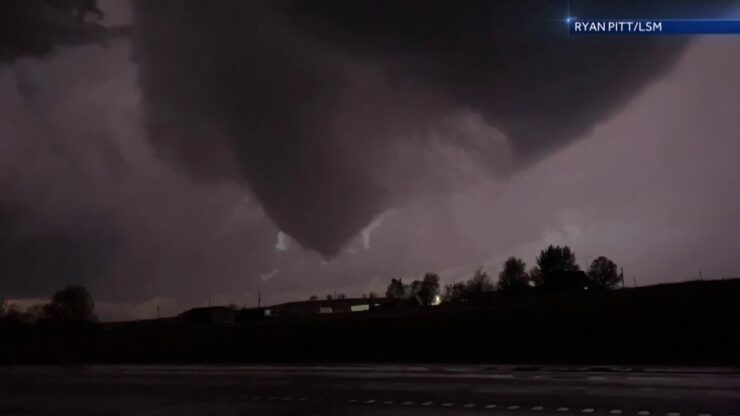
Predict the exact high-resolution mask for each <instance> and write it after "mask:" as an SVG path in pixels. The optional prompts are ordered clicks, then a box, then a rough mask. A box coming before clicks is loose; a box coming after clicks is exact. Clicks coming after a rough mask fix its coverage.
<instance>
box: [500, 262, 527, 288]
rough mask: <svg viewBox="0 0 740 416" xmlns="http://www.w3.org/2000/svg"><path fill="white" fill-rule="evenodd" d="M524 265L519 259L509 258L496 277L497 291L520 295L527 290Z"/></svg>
mask: <svg viewBox="0 0 740 416" xmlns="http://www.w3.org/2000/svg"><path fill="white" fill-rule="evenodd" d="M526 268H527V266H526V264H524V261H522V260H521V259H518V258H516V257H509V258H508V259H507V260H506V262H504V268H503V270H501V273H499V275H498V285H497V287H498V290H500V291H501V292H504V293H510V294H520V293H523V292H525V291H527V289H529V275H527V272H526Z"/></svg>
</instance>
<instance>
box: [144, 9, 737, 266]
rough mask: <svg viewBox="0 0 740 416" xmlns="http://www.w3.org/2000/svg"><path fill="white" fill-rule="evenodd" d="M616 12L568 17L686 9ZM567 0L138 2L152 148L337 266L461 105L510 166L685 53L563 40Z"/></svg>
mask: <svg viewBox="0 0 740 416" xmlns="http://www.w3.org/2000/svg"><path fill="white" fill-rule="evenodd" d="M614 3H615V2H606V1H602V2H593V1H583V2H578V1H571V2H570V7H571V8H572V9H571V10H573V11H577V12H579V13H580V14H579V16H580V17H586V15H587V14H589V13H596V12H597V11H598V13H600V15H601V16H616V15H629V16H634V17H641V16H648V15H649V13H650V12H654V11H655V10H656V7H657V6H663V9H661V11H662V16H665V10H669V14H671V13H675V14H677V15H680V14H681V13H683V12H686V11H687V10H688V7H689V5H690V4H691V3H694V4H695V2H689V1H671V2H665V1H664V2H655V1H654V2H646V1H642V0H639V1H638V0H633V1H624V2H619V4H618V5H617V4H614ZM729 3H730V2H729V1H726V2H724V1H723V2H716V3H714V5H715V6H716V7H725V6H726V5H727V4H729ZM566 4H567V2H565V1H563V2H559V1H551V0H539V1H519V0H517V1H513V0H512V1H505V2H493V1H488V0H481V1H467V2H463V3H461V2H458V1H428V0H424V1H412V0H407V1H387V2H378V1H370V0H354V1H343V0H314V1H265V2H257V1H248V2H245V1H215V2H207V3H204V2H201V1H194V0H188V1H176V2H174V1H173V2H150V1H139V2H136V3H135V17H136V35H135V39H136V41H135V44H136V46H135V54H134V55H135V57H136V58H135V59H136V61H137V63H138V65H139V71H140V72H139V81H140V85H141V87H142V90H143V95H144V98H145V105H146V108H147V115H146V123H147V128H148V132H149V135H150V139H151V140H152V142H153V143H154V145H155V146H156V148H157V149H158V150H159V153H160V154H161V155H163V156H165V157H166V158H168V159H171V160H175V161H177V162H178V164H179V165H180V166H185V167H186V169H187V170H189V171H190V172H193V173H194V174H195V175H196V176H197V177H200V178H210V179H214V178H215V179H224V178H226V179H231V180H238V181H240V182H243V183H246V184H248V185H249V186H250V187H251V189H252V190H253V192H254V193H255V194H256V195H257V197H258V198H259V200H260V202H261V204H262V205H263V207H264V208H265V210H266V213H267V215H269V217H271V218H272V220H273V221H274V222H275V223H276V224H277V225H278V226H279V227H280V228H281V229H282V230H284V231H285V232H287V233H288V234H290V235H291V236H293V237H294V238H295V239H296V240H297V241H298V242H299V243H301V244H302V245H303V246H305V247H307V248H311V249H315V250H317V251H319V252H320V253H322V254H323V255H324V256H327V257H331V256H333V255H334V254H335V253H336V252H337V251H338V250H339V249H340V248H341V247H342V246H343V245H344V244H345V243H346V242H347V241H348V240H349V239H350V238H351V237H352V236H354V235H356V234H357V233H358V232H359V230H360V229H361V228H362V227H364V226H365V225H367V224H368V223H369V222H370V221H371V220H372V218H373V217H374V216H375V215H377V214H379V213H380V212H382V211H383V210H385V209H387V208H389V207H391V206H393V205H394V204H396V203H397V200H398V199H399V198H400V196H399V192H402V191H400V190H399V189H403V190H404V191H406V190H407V188H402V187H401V186H399V185H398V184H400V183H403V182H405V181H407V180H408V179H407V177H406V176H408V175H405V174H404V173H405V172H407V170H403V169H400V170H399V169H396V168H397V167H398V166H396V165H394V164H393V163H391V161H392V160H394V158H396V155H395V154H394V152H395V151H396V150H397V149H398V146H399V143H402V142H411V143H414V144H416V145H419V144H420V146H422V147H423V146H424V143H425V142H428V141H432V140H431V139H429V138H430V137H435V135H434V134H433V132H438V131H439V130H440V129H442V125H443V122H442V121H441V120H444V119H445V117H449V115H450V114H455V113H461V112H468V113H472V114H474V115H478V116H480V117H482V120H483V122H484V123H486V124H487V125H489V126H492V127H494V128H495V129H498V130H499V131H501V132H503V133H504V134H505V137H506V147H507V148H509V149H510V150H511V153H512V158H513V161H512V162H511V163H512V168H513V169H517V168H520V167H522V166H525V165H526V164H528V163H530V162H531V161H533V160H536V159H538V158H540V157H541V156H543V155H545V154H547V153H549V152H551V151H552V150H554V149H557V148H559V147H561V146H563V145H564V144H566V143H568V142H570V141H572V140H574V139H576V138H578V137H581V136H583V135H584V134H586V133H588V132H589V131H590V130H591V129H592V128H593V127H594V125H595V124H596V123H598V122H600V121H603V120H604V119H606V118H607V117H608V116H609V115H611V114H612V113H613V112H614V111H615V110H616V109H618V108H620V107H621V105H623V104H624V103H625V102H627V101H628V100H629V99H630V98H631V97H632V96H633V95H634V94H635V93H636V92H638V91H640V90H641V89H642V88H643V87H644V86H645V85H646V84H648V83H649V82H650V81H651V80H653V79H655V78H656V77H659V76H661V75H662V74H663V73H664V72H665V71H666V70H667V69H668V68H670V67H671V65H672V64H673V63H674V62H675V61H676V59H677V58H678V56H679V54H680V52H681V50H682V49H683V46H684V45H685V43H686V39H676V38H674V39H665V38H663V39H660V40H658V39H657V38H650V39H646V38H641V39H640V40H639V41H636V40H634V39H624V38H622V39H604V38H600V39H598V41H597V40H594V39H585V38H570V37H568V35H567V34H566V33H565V32H566V31H565V28H564V22H563V21H562V19H564V18H565V17H566V16H565V14H566V13H567V8H566ZM668 8H670V9H668ZM704 11H705V12H706V11H707V10H706V8H705V9H704ZM444 136H445V138H443V139H435V140H437V141H440V140H441V141H447V142H448V143H446V144H447V145H449V146H452V147H458V148H462V149H463V150H465V149H466V148H467V147H468V144H469V142H468V141H466V140H457V141H455V142H454V143H449V140H450V137H454V135H444ZM485 139H487V138H484V140H485ZM492 139H493V138H491V140H492ZM481 149H484V150H485V149H486V146H480V145H477V146H475V147H473V146H471V147H470V148H469V149H468V150H469V151H471V152H480V151H481ZM488 151H490V152H501V151H502V148H501V147H500V146H494V147H493V148H492V149H491V150H488ZM476 158H478V159H480V160H487V159H491V157H487V156H485V155H483V156H481V155H477V156H476ZM493 159H494V160H495V158H493ZM402 164H403V163H398V165H402ZM425 169H426V168H424V167H422V166H420V167H419V168H418V169H417V172H416V174H417V175H419V174H424V170H425ZM428 169H429V170H434V167H430V168H428ZM494 169H495V168H494ZM381 171H385V172H381ZM412 176H413V175H412Z"/></svg>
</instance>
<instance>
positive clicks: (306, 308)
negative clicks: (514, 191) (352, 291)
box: [264, 298, 395, 317]
mask: <svg viewBox="0 0 740 416" xmlns="http://www.w3.org/2000/svg"><path fill="white" fill-rule="evenodd" d="M394 304H395V301H394V300H392V299H386V298H355V299H331V300H328V299H327V300H307V301H301V302H289V303H283V304H281V305H275V306H271V307H268V308H265V312H264V313H265V316H268V317H300V316H311V315H318V314H324V315H328V314H337V313H357V312H368V311H371V310H375V309H378V308H383V307H389V306H392V305H394Z"/></svg>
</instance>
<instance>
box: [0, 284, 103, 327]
mask: <svg viewBox="0 0 740 416" xmlns="http://www.w3.org/2000/svg"><path fill="white" fill-rule="evenodd" d="M0 319H2V321H3V323H24V324H32V323H35V322H36V321H39V320H51V321H74V322H92V321H96V320H97V317H96V316H95V301H93V298H92V295H91V294H90V292H89V291H88V290H87V289H86V288H85V287H84V286H80V285H70V286H67V287H65V288H64V289H62V290H60V291H58V292H56V293H55V294H54V296H53V297H52V299H51V301H50V302H49V303H46V304H39V305H33V306H30V307H29V308H27V309H26V310H25V311H21V310H19V309H18V308H17V307H15V305H9V304H8V303H7V302H5V301H4V300H0Z"/></svg>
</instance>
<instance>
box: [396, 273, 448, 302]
mask: <svg viewBox="0 0 740 416" xmlns="http://www.w3.org/2000/svg"><path fill="white" fill-rule="evenodd" d="M437 296H439V276H437V275H436V274H434V273H427V274H425V275H424V277H423V278H422V279H421V280H414V281H413V282H411V283H410V284H406V283H403V281H402V280H401V279H392V280H391V283H390V285H388V289H386V291H385V297H387V298H391V299H398V300H412V301H415V302H417V303H418V304H420V305H425V306H427V305H431V304H433V303H434V301H435V299H436V298H437Z"/></svg>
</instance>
